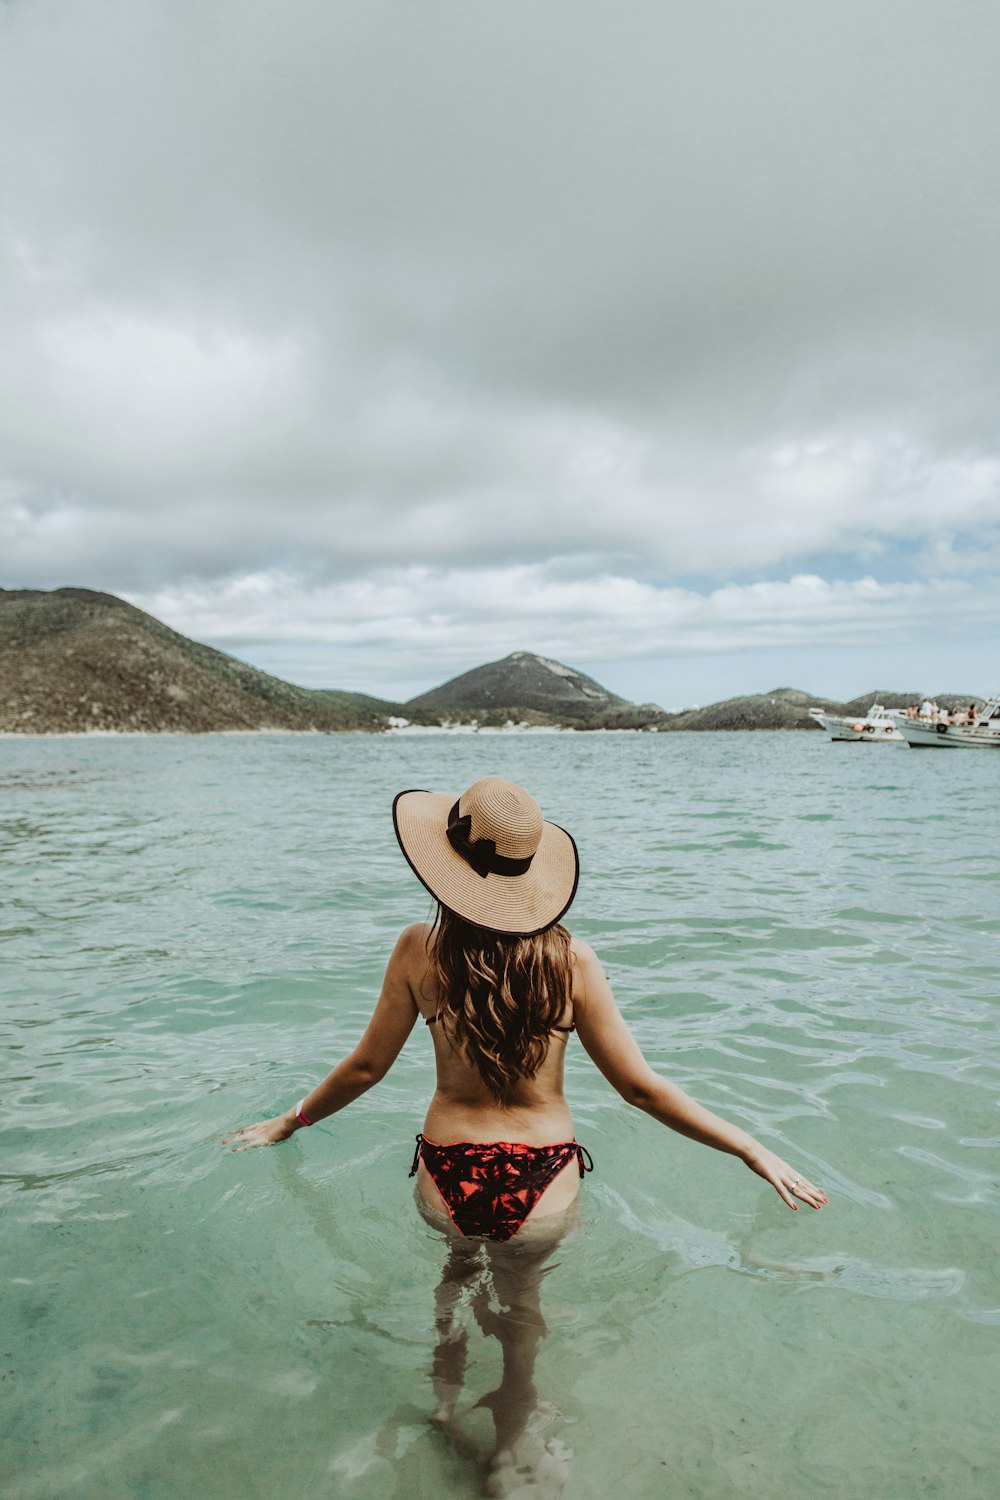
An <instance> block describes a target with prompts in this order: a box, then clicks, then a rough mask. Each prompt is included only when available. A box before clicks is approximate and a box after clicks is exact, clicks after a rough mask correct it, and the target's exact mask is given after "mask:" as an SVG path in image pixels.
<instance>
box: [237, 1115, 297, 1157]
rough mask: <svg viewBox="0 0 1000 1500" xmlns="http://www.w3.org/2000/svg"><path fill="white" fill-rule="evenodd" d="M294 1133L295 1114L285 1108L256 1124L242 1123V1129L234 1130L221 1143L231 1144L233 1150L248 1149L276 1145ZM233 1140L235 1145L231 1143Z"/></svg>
mask: <svg viewBox="0 0 1000 1500" xmlns="http://www.w3.org/2000/svg"><path fill="white" fill-rule="evenodd" d="M294 1134H295V1116H294V1114H291V1112H290V1111H288V1110H286V1111H285V1113H284V1114H283V1115H275V1116H274V1118H273V1119H271V1120H260V1121H258V1123H257V1124H256V1125H244V1126H243V1129H242V1130H234V1131H233V1133H232V1135H227V1136H226V1139H225V1140H224V1141H223V1142H222V1144H223V1145H224V1146H232V1149H233V1150H234V1151H249V1150H250V1149H251V1147H253V1146H277V1145H278V1144H279V1142H281V1141H287V1140H288V1138H289V1136H292V1135H294ZM234 1141H235V1142H237V1144H236V1145H233V1142H234Z"/></svg>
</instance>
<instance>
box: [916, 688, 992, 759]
mask: <svg viewBox="0 0 1000 1500" xmlns="http://www.w3.org/2000/svg"><path fill="white" fill-rule="evenodd" d="M893 717H894V718H895V721H896V725H897V727H898V728H899V731H900V733H901V735H902V737H903V739H904V740H905V741H906V743H907V744H908V745H910V746H911V747H912V748H913V749H914V750H924V749H926V750H977V749H982V750H989V749H993V750H1000V695H998V696H997V697H995V698H990V699H989V700H988V701H987V702H986V703H984V704H983V706H982V708H981V709H980V710H979V712H978V713H977V714H976V716H975V718H974V719H972V721H971V722H970V721H969V720H966V721H965V722H964V723H954V722H952V720H951V719H950V718H944V717H940V716H939V717H937V718H928V717H927V716H926V715H923V716H921V717H919V718H914V719H909V718H907V717H906V714H905V713H900V712H899V711H898V710H896V711H894V715H893Z"/></svg>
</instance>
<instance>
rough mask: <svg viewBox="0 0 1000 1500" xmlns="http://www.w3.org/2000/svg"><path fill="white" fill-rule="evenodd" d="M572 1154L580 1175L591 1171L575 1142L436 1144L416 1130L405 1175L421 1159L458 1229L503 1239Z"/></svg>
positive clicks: (589, 1161)
mask: <svg viewBox="0 0 1000 1500" xmlns="http://www.w3.org/2000/svg"><path fill="white" fill-rule="evenodd" d="M574 1157H575V1158H576V1160H577V1162H578V1163H579V1166H580V1176H581V1177H582V1176H583V1174H584V1173H585V1172H592V1171H593V1170H594V1163H593V1161H592V1159H591V1156H590V1152H589V1151H588V1150H587V1149H586V1147H584V1146H581V1145H580V1143H579V1142H578V1141H562V1142H560V1143H559V1144H558V1145H556V1146H525V1145H522V1144H521V1143H520V1142H519V1141H488V1142H482V1143H480V1142H476V1141H455V1142H453V1143H452V1144H450V1145H437V1144H435V1142H434V1141H429V1140H427V1139H426V1138H425V1137H424V1136H422V1135H418V1136H417V1149H416V1151H414V1153H413V1166H412V1167H411V1168H410V1176H411V1177H414V1176H415V1175H416V1171H417V1167H418V1165H419V1164H420V1162H421V1161H423V1164H424V1166H425V1167H426V1168H427V1171H428V1172H429V1173H430V1178H431V1181H432V1182H433V1183H434V1186H435V1187H436V1188H437V1190H438V1192H439V1193H440V1194H441V1197H442V1198H443V1199H444V1203H445V1207H446V1208H447V1210H448V1213H449V1215H450V1217H451V1221H452V1223H453V1224H454V1225H455V1228H456V1229H458V1230H460V1231H461V1233H462V1234H464V1235H475V1236H478V1237H480V1238H482V1239H487V1240H509V1239H512V1238H513V1236H514V1235H515V1234H516V1233H517V1231H518V1230H519V1229H520V1227H521V1225H522V1224H523V1223H524V1221H525V1219H526V1218H527V1217H528V1215H529V1214H530V1213H531V1210H532V1209H533V1208H534V1206H535V1204H536V1203H537V1202H538V1200H539V1198H540V1197H541V1196H542V1194H543V1193H544V1192H545V1189H546V1188H547V1187H549V1186H550V1184H551V1183H553V1182H554V1181H555V1179H556V1178H557V1177H558V1176H559V1173H560V1172H561V1171H562V1170H563V1168H564V1167H566V1166H568V1165H569V1163H570V1162H571V1161H572V1160H573V1159H574Z"/></svg>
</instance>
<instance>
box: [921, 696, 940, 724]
mask: <svg viewBox="0 0 1000 1500" xmlns="http://www.w3.org/2000/svg"><path fill="white" fill-rule="evenodd" d="M936 715H937V704H936V703H932V702H931V700H930V698H925V699H924V701H923V703H921V705H920V717H921V718H922V719H930V720H932V721H933V720H934V718H935V717H936Z"/></svg>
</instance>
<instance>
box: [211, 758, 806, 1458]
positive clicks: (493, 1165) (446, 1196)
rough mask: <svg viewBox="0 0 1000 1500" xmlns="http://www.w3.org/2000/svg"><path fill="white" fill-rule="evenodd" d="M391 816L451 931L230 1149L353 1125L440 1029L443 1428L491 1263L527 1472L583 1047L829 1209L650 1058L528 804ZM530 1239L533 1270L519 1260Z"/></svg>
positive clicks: (430, 796)
mask: <svg viewBox="0 0 1000 1500" xmlns="http://www.w3.org/2000/svg"><path fill="white" fill-rule="evenodd" d="M393 821H394V826H395V831H396V836H397V838H398V840H399V843H400V846H401V848H402V851H403V853H404V855H405V856H406V858H407V860H408V862H409V864H410V866H411V868H412V870H413V872H414V874H415V875H416V876H417V878H418V879H419V880H420V881H421V882H422V884H423V885H424V886H426V888H427V889H428V891H430V893H431V895H432V896H433V897H434V898H435V900H436V901H437V916H436V919H435V921H434V922H433V923H432V924H427V923H416V924H413V925H411V926H408V927H406V928H405V929H404V931H403V932H402V933H401V934H400V936H399V938H398V940H397V942H396V944H395V947H394V948H393V951H392V954H391V956H390V958H389V962H388V967H387V969H386V973H385V978H384V981H383V984H382V990H381V994H380V995H379V998H378V1002H377V1004H376V1006H375V1009H374V1012H373V1014H372V1017H371V1020H370V1021H369V1023H368V1026H367V1029H366V1030H365V1032H364V1035H363V1036H362V1038H361V1040H360V1041H359V1042H358V1044H357V1046H356V1047H355V1048H354V1050H353V1051H352V1052H351V1053H350V1054H349V1055H348V1056H347V1057H345V1058H344V1059H343V1060H342V1061H341V1062H339V1063H338V1064H337V1066H336V1067H335V1068H334V1069H333V1070H332V1072H330V1073H329V1074H328V1075H327V1077H326V1078H325V1079H323V1081H322V1082H321V1083H318V1084H316V1086H315V1087H314V1088H312V1089H310V1091H309V1092H308V1093H307V1094H306V1095H305V1096H304V1097H303V1098H302V1099H300V1100H299V1101H298V1103H297V1104H295V1105H293V1106H292V1107H291V1108H289V1109H286V1110H284V1111H283V1112H282V1113H281V1114H278V1115H275V1116H274V1117H273V1118H272V1119H267V1120H263V1121H261V1122H259V1123H256V1124H253V1125H247V1126H244V1127H243V1128H242V1129H240V1130H237V1131H235V1132H234V1134H233V1135H232V1136H230V1137H228V1138H227V1140H226V1142H224V1144H227V1145H231V1146H232V1147H233V1149H234V1150H245V1149H248V1148H251V1147H258V1146H275V1145H277V1144H278V1143H279V1142H282V1141H286V1140H288V1139H289V1138H290V1137H291V1136H293V1135H295V1134H296V1133H297V1132H298V1131H300V1130H303V1129H305V1128H307V1127H308V1126H310V1125H312V1124H314V1123H315V1122H316V1121H317V1120H324V1119H327V1118H328V1117H329V1116H331V1115H333V1114H336V1113H337V1112H338V1111H339V1110H342V1109H344V1108H346V1106H347V1105H349V1104H351V1103H353V1101H354V1100H355V1099H357V1098H358V1097H359V1096H360V1095H361V1094H363V1093H365V1091H366V1090H367V1089H370V1088H371V1087H372V1085H373V1084H375V1083H377V1082H378V1081H379V1080H380V1079H382V1078H384V1077H385V1075H386V1073H387V1072H388V1071H389V1069H390V1068H391V1066H392V1064H393V1063H394V1061H395V1060H396V1058H397V1056H398V1054H399V1052H400V1050H401V1048H402V1046H403V1044H404V1043H405V1042H406V1040H407V1038H408V1037H409V1035H410V1033H411V1031H412V1030H413V1028H414V1026H415V1025H416V1024H417V1022H418V1021H422V1022H423V1023H424V1024H425V1026H426V1028H427V1031H428V1033H429V1035H430V1036H431V1038H432V1040H433V1047H434V1056H435V1064H436V1070H437V1081H436V1087H435V1089H434V1093H433V1096H432V1097H431V1100H430V1103H429V1105H428V1108H427V1113H426V1115H425V1118H424V1121H423V1128H422V1130H421V1132H420V1134H418V1135H417V1137H416V1150H415V1152H414V1155H413V1165H412V1170H411V1176H412V1175H415V1176H416V1179H417V1180H416V1189H415V1191H416V1198H417V1205H418V1208H419V1209H420V1211H421V1212H422V1213H423V1215H424V1217H425V1218H426V1219H427V1220H428V1221H429V1222H431V1223H432V1224H434V1226H435V1227H436V1228H437V1229H439V1230H441V1231H442V1232H443V1233H444V1234H445V1235H446V1237H447V1238H448V1241H449V1243H450V1246H451V1254H450V1258H449V1261H448V1264H447V1265H446V1268H445V1274H444V1275H443V1277H442V1283H441V1286H440V1287H439V1289H438V1295H437V1309H438V1320H437V1322H438V1334H439V1344H438V1348H437V1351H436V1354H435V1362H434V1383H435V1390H436V1393H437V1396H438V1403H439V1406H438V1413H437V1417H438V1420H440V1421H441V1422H443V1423H445V1424H446V1425H447V1424H450V1422H451V1419H452V1417H453V1415H454V1410H455V1403H456V1402H457V1399H458V1392H459V1391H460V1390H461V1384H462V1373H463V1370H464V1361H465V1348H464V1344H463V1342H462V1339H461V1336H460V1335H458V1334H456V1332H455V1328H454V1326H453V1316H454V1313H455V1309H456V1306H457V1303H458V1301H459V1298H460V1294H461V1291H462V1288H463V1287H466V1286H467V1285H468V1283H469V1281H470V1279H471V1278H473V1277H474V1275H475V1274H477V1273H475V1271H474V1266H475V1265H481V1264H482V1256H481V1253H480V1252H483V1251H485V1252H488V1253H489V1257H490V1273H491V1276H492V1284H493V1286H494V1287H495V1288H496V1290H497V1293H498V1296H500V1297H501V1301H502V1304H503V1305H504V1306H506V1308H507V1314H508V1315H507V1316H506V1317H505V1318H500V1319H499V1320H497V1319H494V1321H493V1322H492V1323H491V1324H490V1325H489V1331H491V1332H495V1333H496V1335H497V1337H499V1338H500V1341H501V1344H502V1346H503V1354H504V1373H503V1379H502V1381H501V1385H500V1387H499V1389H498V1391H497V1392H495V1393H493V1395H492V1396H491V1397H490V1399H489V1401H488V1402H487V1403H486V1404H489V1405H491V1407H492V1410H493V1415H494V1420H495V1423H496V1429H497V1451H496V1454H495V1455H494V1464H495V1466H499V1467H502V1466H503V1465H504V1464H505V1463H506V1464H508V1465H509V1464H511V1463H513V1462H514V1458H513V1457H512V1455H514V1456H516V1455H517V1454H518V1451H519V1450H518V1444H519V1443H520V1442H521V1440H522V1439H523V1438H524V1435H525V1433H526V1431H527V1430H528V1429H529V1427H530V1423H531V1418H532V1413H533V1411H535V1409H536V1407H537V1401H536V1397H535V1392H534V1386H533V1378H532V1377H533V1366H534V1358H535V1351H536V1350H537V1345H538V1342H539V1340H540V1338H541V1337H542V1335H543V1333H544V1326H545V1325H544V1322H543V1321H542V1319H541V1314H540V1311H539V1306H538V1289H539V1286H540V1281H541V1275H542V1270H541V1262H542V1261H543V1260H544V1258H545V1256H546V1255H547V1254H549V1252H550V1251H551V1248H552V1245H553V1244H554V1243H555V1242H557V1241H558V1238H559V1237H560V1236H561V1235H562V1234H564V1233H565V1232H566V1229H567V1228H568V1227H570V1226H571V1224H572V1223H573V1222H574V1218H575V1210H576V1208H577V1206H578V1205H577V1199H578V1194H579V1191H580V1181H581V1179H582V1177H583V1175H584V1173H585V1172H587V1171H589V1170H591V1167H592V1162H591V1159H590V1156H589V1153H588V1151H587V1150H586V1147H585V1146H584V1145H583V1144H582V1143H580V1142H578V1141H577V1139H576V1135H575V1131H574V1127H573V1120H572V1116H571V1114H570V1110H569V1106H568V1104H567V1102H566V1098H565V1095H564V1092H563V1059H564V1055H565V1052H566V1048H567V1045H568V1044H569V1041H570V1038H571V1037H573V1036H574V1035H575V1036H576V1037H577V1038H578V1039H579V1041H580V1043H581V1044H582V1046H583V1048H584V1050H585V1051H586V1052H587V1053H588V1054H589V1056H590V1057H591V1059H592V1060H593V1061H594V1063H595V1064H596V1065H597V1067H598V1068H599V1069H600V1071H601V1072H602V1073H603V1074H604V1076H605V1077H606V1078H607V1080H608V1082H609V1083H610V1084H611V1085H612V1087H613V1088H615V1089H617V1091H618V1093H619V1094H620V1095H621V1096H622V1098H623V1099H625V1100H626V1101H627V1103H629V1104H631V1105H634V1106H635V1107H636V1108H638V1109H640V1110H643V1111H644V1112H645V1113H646V1114H648V1115H650V1116H651V1117H652V1118H653V1119H654V1120H656V1121H657V1122H658V1123H659V1124H661V1125H666V1126H669V1127H670V1128H671V1129H672V1130H675V1131H679V1132H680V1133H681V1134H682V1135H685V1136H688V1137H690V1139H692V1140H694V1141H698V1142H700V1143H701V1144H703V1145H706V1146H711V1147H713V1148H714V1149H715V1150H717V1151H721V1152H725V1153H727V1154H728V1155H731V1156H735V1157H737V1158H738V1159H739V1160H740V1161H742V1162H743V1163H744V1164H745V1165H746V1166H747V1167H749V1168H750V1170H751V1171H752V1172H755V1173H757V1175H758V1176H760V1177H761V1178H763V1179H764V1181H765V1182H768V1183H770V1185H771V1186H772V1187H773V1188H774V1190H775V1192H776V1193H777V1194H778V1196H779V1197H780V1198H781V1200H782V1201H783V1202H784V1203H785V1204H786V1205H787V1206H788V1207H789V1208H792V1209H795V1208H797V1207H798V1205H799V1203H804V1204H808V1205H809V1206H810V1207H812V1208H814V1209H818V1208H820V1207H822V1205H823V1204H824V1203H825V1202H826V1201H827V1200H826V1195H825V1193H824V1192H823V1191H822V1189H820V1188H818V1187H816V1186H814V1184H813V1183H812V1182H810V1181H809V1180H808V1179H807V1178H805V1177H803V1176H802V1174H801V1173H800V1172H797V1171H795V1170H794V1168H792V1167H791V1166H789V1164H788V1163H787V1162H786V1161H784V1160H783V1159H782V1158H781V1157H780V1156H778V1155H776V1153H775V1152H773V1151H771V1150H769V1149H768V1148H767V1147H766V1146H763V1145H762V1144H761V1143H760V1142H759V1141H757V1140H755V1139H754V1137H753V1136H751V1135H749V1134H748V1133H747V1131H745V1130H743V1129H741V1128H740V1127H739V1126H737V1125H732V1124H729V1123H728V1122H727V1121H725V1120H723V1119H720V1118H719V1116H718V1115H715V1114H713V1113H712V1112H711V1111H710V1110H708V1109H706V1108H704V1107H703V1106H702V1105H700V1104H698V1103H696V1102H695V1100H694V1099H692V1098H690V1097H689V1096H688V1095H687V1094H686V1093H684V1092H683V1091H682V1090H681V1089H679V1088H678V1087H677V1086H676V1085H675V1084H673V1083H670V1082H668V1081H667V1080H666V1079H665V1078H662V1077H660V1076H659V1075H658V1074H657V1073H655V1072H654V1071H653V1069H652V1068H651V1067H650V1066H649V1064H648V1063H647V1062H646V1060H645V1058H644V1057H643V1055H642V1053H641V1052H640V1050H639V1047H638V1046H637V1044H636V1042H635V1040H634V1039H633V1037H632V1035H631V1033H630V1031H629V1029H628V1027H627V1025H626V1023H625V1021H624V1020H623V1018H622V1015H621V1013H620V1011H619V1010H618V1007H617V1005H616V1004H615V1000H614V997H613V995H612V992H611V988H610V985H609V983H608V980H607V977H606V976H605V973H604V970H603V968H602V967H601V964H600V962H599V960H598V958H597V956H596V955H595V953H594V951H593V949H592V948H590V947H589V945H588V944H587V943H585V942H582V941H581V940H580V939H579V938H574V937H572V936H571V935H570V933H569V932H568V930H567V929H566V928H565V927H564V926H563V925H562V920H561V919H562V918H563V917H564V916H565V914H566V912H567V910H568V909H569V906H570V904H571V902H572V900H573V898H574V896H575V894H576V888H577V881H578V878H579V860H578V855H577V849H576V844H575V843H574V840H573V838H572V837H571V835H570V834H569V833H567V832H566V831H565V830H564V829H563V828H561V827H559V826H558V825H557V824H554V823H551V822H547V821H546V820H545V819H544V818H543V816H542V812H541V810H540V808H539V806H538V803H537V802H536V801H535V799H534V798H533V797H532V796H531V795H530V794H529V793H528V792H526V791H525V790H524V789H523V788H522V787H520V786H518V785H517V784H516V783H515V782H512V781H509V780H506V779H504V778H502V777H498V776H487V777H484V778H483V779H482V780H479V781H476V782H475V783H474V784H473V785H472V786H470V787H469V788H468V789H467V790H466V791H464V792H463V793H462V794H461V795H460V796H459V797H458V798H457V799H456V798H454V797H453V796H452V795H451V794H446V793H437V792H428V791H405V792H400V794H399V795H398V796H397V797H396V799H395V801H394V803H393ZM522 1246H523V1254H521V1256H520V1259H519V1260H515V1259H512V1257H511V1256H510V1255H506V1256H505V1255H504V1254H503V1252H508V1251H512V1250H519V1249H521V1247H522ZM512 1309H514V1310H516V1316H515V1315H514V1313H512ZM480 1404H483V1403H480ZM522 1456H523V1454H522Z"/></svg>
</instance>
